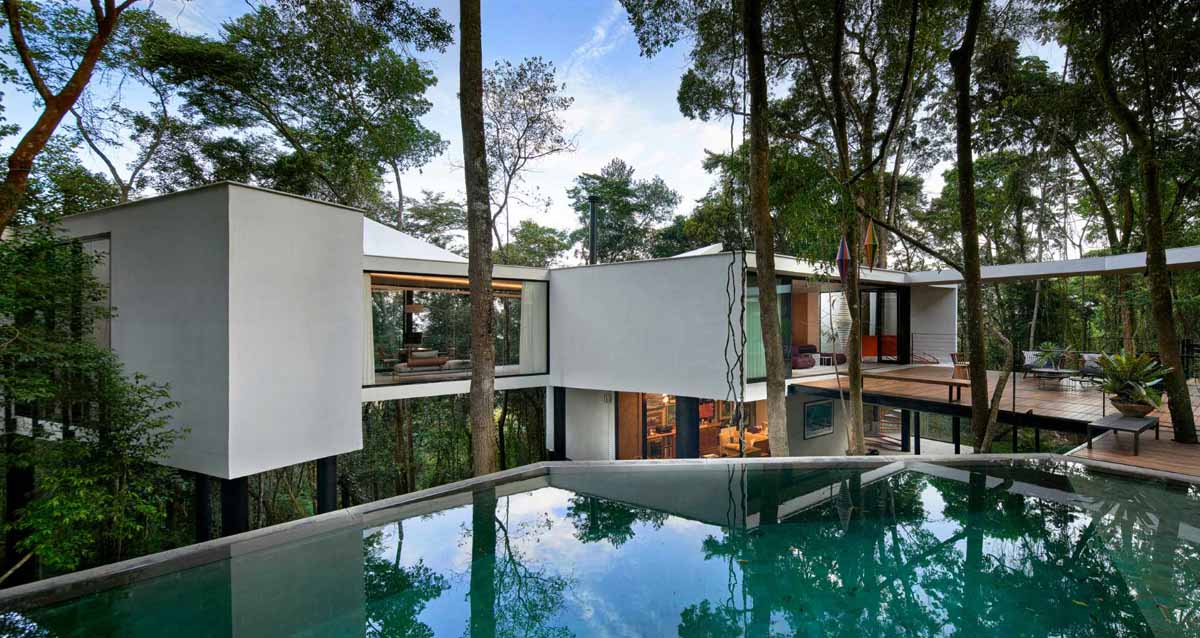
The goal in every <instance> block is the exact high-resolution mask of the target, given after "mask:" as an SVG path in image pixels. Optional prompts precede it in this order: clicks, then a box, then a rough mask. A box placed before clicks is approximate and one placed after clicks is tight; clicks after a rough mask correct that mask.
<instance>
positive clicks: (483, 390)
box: [458, 0, 498, 476]
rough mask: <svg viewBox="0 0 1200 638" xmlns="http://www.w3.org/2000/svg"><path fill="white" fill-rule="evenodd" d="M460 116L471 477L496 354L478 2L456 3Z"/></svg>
mask: <svg viewBox="0 0 1200 638" xmlns="http://www.w3.org/2000/svg"><path fill="white" fill-rule="evenodd" d="M459 11H460V17H459V61H458V74H459V94H458V99H459V112H460V114H461V116H462V134H463V169H464V170H463V173H464V174H465V178H466V192H467V260H468V264H467V276H468V279H470V292H471V458H472V462H473V466H474V469H475V475H476V476H482V475H484V474H488V473H491V472H495V471H496V464H497V462H498V458H497V455H496V431H495V430H496V427H495V422H494V421H493V419H494V418H495V416H494V414H493V409H494V405H495V393H496V348H495V343H493V340H492V319H493V317H492V315H493V313H494V305H495V304H494V299H495V295H494V294H493V291H492V212H491V202H490V197H489V190H488V186H489V183H490V182H489V180H488V162H487V158H488V152H487V137H486V130H485V128H484V123H483V118H484V112H483V43H482V32H481V25H480V16H479V0H461V1H460V2H459Z"/></svg>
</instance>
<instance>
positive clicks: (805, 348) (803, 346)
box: [792, 343, 818, 354]
mask: <svg viewBox="0 0 1200 638" xmlns="http://www.w3.org/2000/svg"><path fill="white" fill-rule="evenodd" d="M817 350H818V348H817V347H816V346H814V345H813V344H811V343H800V344H792V354H804V353H807V354H816V353H817Z"/></svg>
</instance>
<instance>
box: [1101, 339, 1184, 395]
mask: <svg viewBox="0 0 1200 638" xmlns="http://www.w3.org/2000/svg"><path fill="white" fill-rule="evenodd" d="M1100 367H1101V368H1103V369H1104V383H1103V385H1102V386H1101V388H1102V389H1103V390H1104V391H1105V392H1107V393H1108V394H1113V395H1116V396H1117V397H1120V398H1121V400H1122V401H1126V402H1128V403H1144V404H1146V405H1152V406H1154V407H1158V406H1159V405H1162V391H1161V390H1159V389H1158V387H1157V386H1158V385H1160V384H1161V383H1162V380H1163V378H1164V377H1165V376H1167V373H1168V372H1170V371H1171V370H1170V368H1166V367H1164V366H1163V365H1162V364H1160V363H1158V362H1157V361H1155V360H1154V358H1153V357H1151V356H1150V355H1149V354H1148V353H1145V352H1143V353H1141V354H1133V353H1130V352H1121V353H1117V354H1114V355H1107V354H1106V355H1103V356H1101V357H1100Z"/></svg>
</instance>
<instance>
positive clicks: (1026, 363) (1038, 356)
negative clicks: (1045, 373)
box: [1021, 350, 1042, 377]
mask: <svg viewBox="0 0 1200 638" xmlns="http://www.w3.org/2000/svg"><path fill="white" fill-rule="evenodd" d="M1021 356H1022V357H1024V360H1023V361H1022V362H1021V372H1022V373H1023V374H1022V375H1021V376H1022V377H1028V376H1029V373H1030V372H1033V370H1034V368H1040V367H1042V353H1041V352H1039V351H1037V350H1022V351H1021Z"/></svg>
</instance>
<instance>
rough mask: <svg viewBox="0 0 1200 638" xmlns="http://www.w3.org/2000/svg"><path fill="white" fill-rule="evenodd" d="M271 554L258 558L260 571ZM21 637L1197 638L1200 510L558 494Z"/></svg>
mask: <svg viewBox="0 0 1200 638" xmlns="http://www.w3.org/2000/svg"><path fill="white" fill-rule="evenodd" d="M251 550H253V551H251ZM236 551H238V552H239V553H240V555H237V556H236V557H235V558H233V559H230V560H227V561H223V562H220V563H213V564H209V565H205V566H202V567H198V568H193V569H189V570H186V571H181V572H177V573H174V574H171V575H168V576H164V577H160V578H157V579H154V580H149V581H144V582H142V583H138V584H136V585H133V586H130V587H126V588H122V589H117V590H111V591H108V592H104V593H101V594H96V595H92V596H88V597H85V598H81V599H77V600H74V601H71V602H68V603H64V604H60V605H57V606H54V607H51V608H46V609H40V610H35V611H32V612H26V613H23V614H17V613H9V614H7V615H5V616H4V617H3V625H2V627H3V628H4V631H5V632H6V635H17V636H47V637H50V636H89V637H94V636H131V637H141V636H170V637H172V638H191V637H195V636H220V637H231V636H238V637H240V636H254V637H258V636H378V637H388V638H391V637H408V638H420V637H428V636H450V637H461V636H470V637H472V638H479V637H487V638H493V637H509V636H535V637H546V638H555V637H563V638H565V637H568V636H578V637H584V636H680V637H681V638H700V637H719V636H768V635H771V636H856V637H857V636H954V635H961V636H969V637H971V638H979V637H984V636H997V637H1000V636H1003V637H1005V638H1016V637H1022V636H1030V637H1032V636H1038V637H1041V636H1070V637H1090V636H1198V635H1200V493H1198V491H1197V489H1196V488H1195V487H1194V486H1186V485H1182V484H1175V483H1166V482H1160V481H1143V480H1133V479H1128V478H1121V477H1117V476H1114V475H1105V474H1099V473H1097V472H1095V471H1093V470H1089V469H1087V468H1084V467H1083V466H1079V465H1075V464H1069V463H1059V462H1047V461H1027V462H1020V463H1017V464H1003V465H979V466H954V467H948V466H940V465H924V464H910V465H908V466H902V465H900V464H895V465H892V466H886V467H883V468H880V469H874V470H867V471H859V470H810V469H800V468H798V467H797V468H778V467H775V468H773V469H772V468H769V467H767V466H762V465H758V466H755V465H725V464H721V465H711V466H689V467H685V468H678V467H674V468H665V467H656V468H647V467H639V468H636V469H632V470H630V469H626V468H597V469H574V468H572V469H566V470H562V471H560V470H555V471H554V472H553V473H552V474H551V475H550V476H548V477H544V478H537V479H528V480H524V481H519V482H513V483H505V484H500V485H496V486H494V487H493V488H491V489H487V490H482V491H478V492H475V493H467V494H458V495H452V496H448V497H445V498H442V499H439V500H436V501H430V502H424V503H418V504H415V505H412V506H408V507H407V508H406V509H402V510H398V511H397V513H396V517H395V520H391V521H389V522H384V523H381V524H379V525H375V526H372V527H370V528H367V529H348V530H343V531H338V532H333V533H328V534H324V535H321V536H318V537H313V538H309V539H306V540H304V541H301V542H294V543H289V544H284V545H279V546H275V547H270V548H267V549H256V548H250V547H246V548H241V549H240V550H236Z"/></svg>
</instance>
